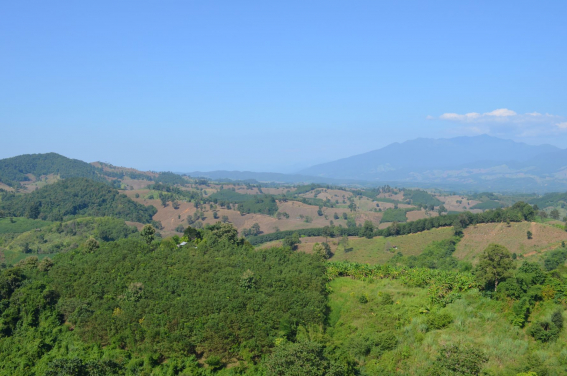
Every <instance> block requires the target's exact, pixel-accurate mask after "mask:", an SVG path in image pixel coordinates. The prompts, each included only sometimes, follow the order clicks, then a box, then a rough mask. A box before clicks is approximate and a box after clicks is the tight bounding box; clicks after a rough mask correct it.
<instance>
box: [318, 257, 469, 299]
mask: <svg viewBox="0 0 567 376" xmlns="http://www.w3.org/2000/svg"><path fill="white" fill-rule="evenodd" d="M328 265H329V266H328V267H327V276H328V278H329V279H330V280H333V279H335V278H337V277H351V278H354V279H373V278H380V279H383V278H389V279H399V280H401V281H402V283H403V284H404V285H406V286H411V287H423V288H428V295H429V296H430V299H431V302H432V303H434V304H439V305H442V306H443V305H446V304H448V303H450V302H452V301H453V300H454V299H457V298H458V297H459V294H460V293H461V292H464V291H467V290H469V289H471V288H476V287H478V285H477V284H476V283H475V281H474V277H473V275H472V274H470V273H468V272H454V271H442V270H436V269H423V268H407V267H397V266H391V265H368V264H359V263H353V262H330V263H329V264H328Z"/></svg>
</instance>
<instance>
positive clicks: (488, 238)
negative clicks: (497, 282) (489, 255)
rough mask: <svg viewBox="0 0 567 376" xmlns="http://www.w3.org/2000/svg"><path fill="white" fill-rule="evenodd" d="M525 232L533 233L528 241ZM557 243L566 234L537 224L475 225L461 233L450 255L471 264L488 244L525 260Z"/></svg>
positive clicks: (566, 237) (565, 236)
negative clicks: (453, 251)
mask: <svg viewBox="0 0 567 376" xmlns="http://www.w3.org/2000/svg"><path fill="white" fill-rule="evenodd" d="M528 231H531V232H532V234H533V239H531V240H530V239H528V237H527V232H528ZM561 241H567V232H565V231H563V230H560V229H558V228H556V227H552V226H549V225H545V224H541V223H535V222H518V223H511V224H510V226H508V225H507V224H505V223H487V224H479V225H476V226H470V227H468V228H466V229H465V230H464V237H463V238H462V239H461V241H460V242H459V245H458V246H457V250H456V251H455V253H454V256H455V257H457V258H459V259H464V260H468V261H473V263H474V262H475V261H476V259H477V256H478V255H479V254H481V253H482V251H483V250H484V249H485V248H486V247H487V246H488V245H489V244H490V243H498V244H501V245H503V246H505V247H506V248H508V250H509V251H510V252H512V253H516V254H518V255H524V256H525V257H529V256H533V255H536V254H538V253H541V252H545V251H547V250H550V249H553V248H555V247H557V246H558V245H559V244H560V243H561Z"/></svg>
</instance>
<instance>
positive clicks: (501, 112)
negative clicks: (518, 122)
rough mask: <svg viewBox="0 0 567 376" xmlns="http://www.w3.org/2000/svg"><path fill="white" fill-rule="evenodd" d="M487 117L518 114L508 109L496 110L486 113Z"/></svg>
mask: <svg viewBox="0 0 567 376" xmlns="http://www.w3.org/2000/svg"><path fill="white" fill-rule="evenodd" d="M484 115H485V116H505V117H507V116H515V115H517V113H516V112H515V111H512V110H509V109H507V108H499V109H498V110H494V111H491V112H486V113H485V114H484Z"/></svg>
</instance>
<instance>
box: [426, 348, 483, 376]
mask: <svg viewBox="0 0 567 376" xmlns="http://www.w3.org/2000/svg"><path fill="white" fill-rule="evenodd" d="M487 361H488V357H487V356H486V355H485V354H484V352H483V351H481V350H479V349H476V348H474V347H467V346H460V345H449V346H444V347H443V348H442V349H441V351H440V353H439V355H438V356H437V364H436V365H435V367H434V368H435V371H434V372H431V373H430V374H432V375H443V374H447V373H446V372H443V371H449V374H451V375H479V374H480V371H481V369H482V364H483V363H486V362H487Z"/></svg>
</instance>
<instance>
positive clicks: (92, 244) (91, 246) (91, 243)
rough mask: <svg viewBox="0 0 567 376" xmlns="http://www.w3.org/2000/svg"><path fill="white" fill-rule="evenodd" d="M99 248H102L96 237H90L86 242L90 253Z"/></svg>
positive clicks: (86, 247)
mask: <svg viewBox="0 0 567 376" xmlns="http://www.w3.org/2000/svg"><path fill="white" fill-rule="evenodd" d="M99 248H100V244H99V243H98V242H97V241H96V239H95V238H89V239H88V240H87V242H86V243H85V249H86V251H87V252H89V253H93V252H96V250H97V249H99Z"/></svg>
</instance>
